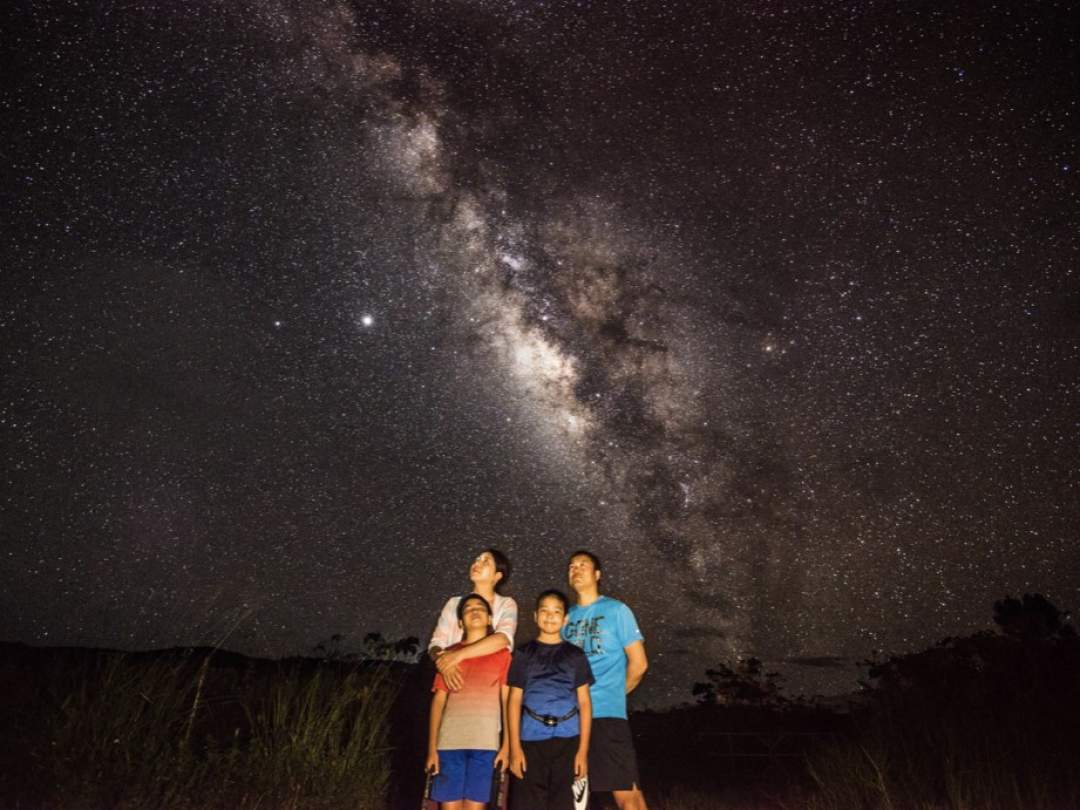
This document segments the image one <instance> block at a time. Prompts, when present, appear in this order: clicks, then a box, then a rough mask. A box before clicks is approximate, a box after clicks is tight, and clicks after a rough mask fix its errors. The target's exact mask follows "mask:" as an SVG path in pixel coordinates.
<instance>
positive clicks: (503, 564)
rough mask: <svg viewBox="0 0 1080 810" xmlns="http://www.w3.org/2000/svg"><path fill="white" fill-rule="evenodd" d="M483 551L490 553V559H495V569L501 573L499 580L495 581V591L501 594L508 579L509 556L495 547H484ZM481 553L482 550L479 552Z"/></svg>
mask: <svg viewBox="0 0 1080 810" xmlns="http://www.w3.org/2000/svg"><path fill="white" fill-rule="evenodd" d="M484 552H487V553H488V554H490V555H491V559H493V560H494V561H495V570H496V571H497V572H498V573H500V574H502V576H501V577H500V578H499V581H498V582H496V583H495V593H497V594H499V595H500V596H501V595H502V592H503V588H505V587H506V583H507V582H509V581H510V571H511V570H512V569H511V566H510V558H509V557H507V556H506V555H505V554H503V553H502V552H501V551H499V550H498V549H497V548H485V549H484ZM481 553H483V552H481Z"/></svg>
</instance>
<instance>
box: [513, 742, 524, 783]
mask: <svg viewBox="0 0 1080 810" xmlns="http://www.w3.org/2000/svg"><path fill="white" fill-rule="evenodd" d="M525 770H526V768H525V752H524V751H522V750H521V749H520V748H514V749H512V750H511V751H510V773H512V774H513V775H514V776H516V777H517V778H518V779H524V778H525Z"/></svg>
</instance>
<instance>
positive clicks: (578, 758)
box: [574, 751, 589, 779]
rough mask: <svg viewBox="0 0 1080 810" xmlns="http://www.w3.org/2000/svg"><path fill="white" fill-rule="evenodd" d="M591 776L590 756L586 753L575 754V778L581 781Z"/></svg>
mask: <svg viewBox="0 0 1080 810" xmlns="http://www.w3.org/2000/svg"><path fill="white" fill-rule="evenodd" d="M588 775H589V755H588V754H587V753H585V752H584V751H578V752H577V753H576V754H574V777H575V778H577V779H581V778H582V777H584V776H588Z"/></svg>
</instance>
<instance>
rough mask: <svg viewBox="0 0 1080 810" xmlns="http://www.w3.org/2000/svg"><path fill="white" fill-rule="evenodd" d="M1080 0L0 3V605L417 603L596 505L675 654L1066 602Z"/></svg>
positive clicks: (161, 637) (534, 578)
mask: <svg viewBox="0 0 1080 810" xmlns="http://www.w3.org/2000/svg"><path fill="white" fill-rule="evenodd" d="M1070 6H1071V4H1070V3H1066V2H1059V3H1053V2H1044V3H999V4H996V5H994V4H989V3H960V4H946V5H945V6H941V5H940V4H938V3H919V2H915V3H892V2H860V3H834V2H828V3H825V2H806V3H792V4H781V3H779V2H771V1H766V0H762V1H761V2H756V1H755V2H738V3H736V2H730V3H729V2H725V3H703V2H697V0H695V2H629V1H628V0H619V2H584V1H582V2H541V1H540V0H529V1H528V2H526V1H525V0H522V1H521V2H513V0H506V1H505V2H503V1H502V0H499V1H496V0H475V1H474V2H469V1H468V0H444V2H433V1H432V0H427V1H426V2H424V1H422V0H381V2H355V3H352V4H348V3H334V2H307V1H306V0H305V1H301V0H296V2H289V0H251V1H250V2H244V3H234V2H225V1H224V0H222V2H185V3H176V2H172V0H169V2H166V1H165V0H162V1H161V2H157V3H155V2H146V1H142V2H131V3H125V2H69V3H30V2H15V3H14V4H8V5H7V6H6V7H5V11H4V13H3V14H4V16H5V17H6V18H7V20H6V22H5V25H4V28H5V31H6V32H7V33H6V34H5V42H6V48H5V49H6V51H7V59H6V60H5V62H6V63H7V64H6V68H5V70H4V74H5V79H4V81H3V87H2V89H0V128H2V135H3V138H2V143H3V144H4V146H3V158H4V159H3V161H2V163H3V171H4V178H3V185H2V193H3V206H2V211H0V227H2V232H3V239H2V243H0V244H2V247H0V267H2V273H3V275H2V279H3V297H2V306H0V340H2V350H0V351H2V360H3V376H2V379H3V382H2V398H0V429H2V433H0V437H2V438H0V442H2V445H0V452H2V460H3V468H4V473H3V490H2V501H0V510H2V512H0V524H2V527H0V532H2V556H0V574H2V577H3V582H4V587H3V588H2V589H0V610H2V613H3V619H2V620H0V637H3V638H4V639H7V640H18V641H25V642H30V643H37V644H85V645H100V646H112V647H121V648H147V647H160V646H171V645H177V644H200V643H210V642H215V641H219V640H221V639H222V638H226V640H225V642H224V644H225V646H226V647H230V648H233V649H238V650H241V651H244V652H248V653H251V654H257V655H272V656H276V655H282V654H290V653H296V652H305V651H309V650H310V649H311V648H312V647H313V646H314V645H316V644H318V643H319V642H320V641H324V640H326V639H328V638H329V636H331V634H334V633H342V634H344V635H345V637H346V640H345V646H346V647H349V646H350V643H353V646H358V645H359V639H360V638H361V637H362V635H363V634H364V633H365V632H367V631H369V630H381V631H382V632H383V633H384V634H385V635H387V636H395V637H396V636H399V635H404V634H415V635H419V636H422V637H424V638H426V634H427V633H428V632H429V631H430V628H431V626H432V625H433V623H434V619H435V615H436V613H437V611H438V608H439V606H440V605H441V604H442V601H443V600H444V599H445V598H446V596H448V595H449V594H451V593H454V592H460V591H462V590H463V589H464V588H466V587H467V585H468V582H467V579H466V577H465V574H466V569H467V565H468V562H469V561H470V560H471V558H472V556H473V554H474V553H475V552H476V551H477V550H479V549H480V548H482V547H484V546H487V545H496V546H498V547H501V548H502V549H504V550H505V551H507V552H508V553H509V554H510V555H511V556H512V558H513V560H514V562H515V565H516V571H515V574H514V583H513V587H512V589H511V593H513V594H514V595H516V596H517V597H518V599H519V601H520V602H521V603H522V605H523V607H525V606H527V605H529V604H531V598H532V594H533V593H535V592H536V591H537V590H539V589H540V588H542V587H547V586H550V585H564V584H565V562H566V556H567V554H568V553H569V552H570V551H572V550H573V549H575V548H577V547H579V546H585V547H589V548H591V549H594V550H595V551H596V552H597V553H599V554H600V556H601V557H602V558H603V560H604V562H605V574H606V579H605V581H604V584H605V585H606V586H607V590H608V592H609V593H612V594H613V595H616V596H620V597H622V598H624V599H625V600H626V601H627V602H629V603H630V604H631V606H632V607H633V608H634V609H635V611H636V612H637V614H638V617H639V620H640V622H641V625H642V629H643V630H644V632H645V635H646V639H647V647H648V650H649V653H650V657H651V660H652V663H653V670H652V672H651V673H650V675H649V677H648V678H647V681H648V686H647V687H646V688H645V689H644V690H643V692H644V697H643V699H644V700H645V702H650V701H651V702H654V703H663V702H670V701H677V700H684V699H689V686H690V684H691V683H692V682H693V681H694V680H695V679H700V678H701V675H702V672H703V670H704V669H705V667H706V666H708V665H710V664H711V663H713V662H717V661H720V660H722V659H730V658H731V657H733V656H735V655H751V654H752V655H757V656H758V657H760V658H763V659H765V661H766V662H767V664H768V665H769V666H770V667H779V668H781V669H782V670H783V671H784V672H785V673H786V674H787V675H788V677H789V679H790V680H791V682H792V683H793V684H794V686H795V688H804V689H808V690H811V691H814V690H818V689H833V690H835V689H844V688H848V687H849V686H850V685H851V684H853V682H854V674H853V673H854V670H853V669H851V667H850V665H849V664H848V663H846V661H850V660H855V659H858V658H862V657H865V656H867V655H869V654H870V652H871V651H872V650H885V651H907V650H913V649H917V648H919V647H922V646H926V645H928V644H930V643H932V642H934V641H936V640H937V639H939V638H941V637H943V636H946V635H950V634H958V633H967V632H971V631H973V630H975V629H979V628H983V627H986V626H987V625H989V623H990V622H989V617H990V611H991V604H992V602H993V601H994V600H995V599H999V598H1001V597H1003V596H1005V595H1006V594H1019V593H1022V592H1025V591H1035V592H1040V593H1043V594H1045V595H1047V596H1048V597H1049V598H1051V599H1052V600H1053V601H1054V602H1055V603H1056V604H1057V605H1058V606H1059V607H1061V608H1062V609H1067V608H1076V607H1080V473H1078V467H1077V462H1076V457H1077V446H1078V441H1077V436H1078V429H1080V270H1078V268H1080V185H1078V180H1077V177H1078V174H1080V154H1078V143H1080V103H1078V101H1077V99H1078V95H1077V88H1078V87H1080V23H1078V17H1077V15H1076V14H1075V11H1073V10H1070ZM523 613H524V612H523ZM530 627H531V622H529V621H525V622H523V625H522V630H521V634H522V636H523V637H527V636H528V634H529V633H530V632H531V630H530Z"/></svg>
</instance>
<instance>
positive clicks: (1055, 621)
mask: <svg viewBox="0 0 1080 810" xmlns="http://www.w3.org/2000/svg"><path fill="white" fill-rule="evenodd" d="M1068 618H1069V612H1068V611H1060V610H1058V609H1057V607H1056V606H1055V605H1054V604H1053V603H1052V602H1051V601H1050V600H1049V599H1047V598H1046V597H1045V596H1043V595H1042V594H1038V593H1034V594H1032V593H1025V594H1024V596H1023V598H1022V599H1014V598H1013V597H1011V596H1006V597H1005V598H1004V599H1002V600H1000V601H997V602H994V624H996V625H997V626H998V627H1000V628H1001V632H1002V633H1004V634H1005V635H1007V636H1010V637H1011V638H1015V639H1020V640H1022V641H1042V640H1045V639H1048V638H1066V637H1070V636H1075V635H1076V631H1075V629H1073V626H1072V625H1071V624H1067V623H1066V622H1067V620H1068Z"/></svg>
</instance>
